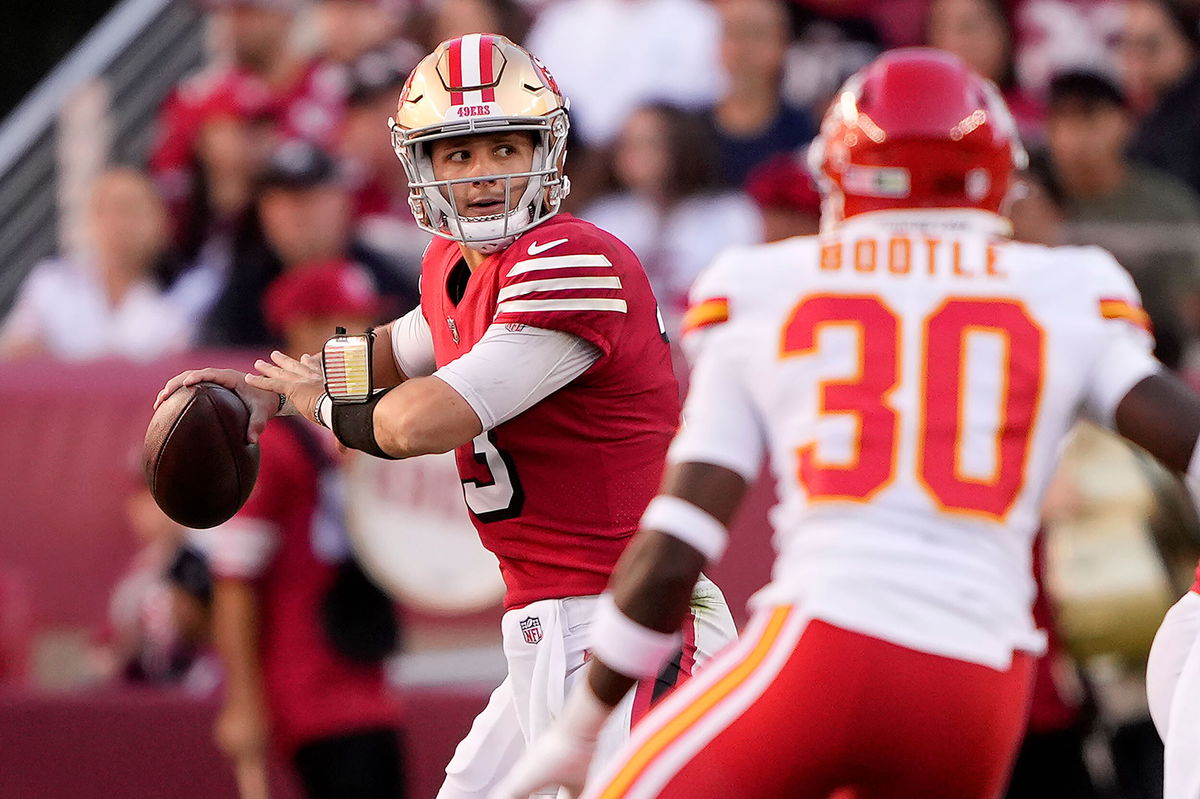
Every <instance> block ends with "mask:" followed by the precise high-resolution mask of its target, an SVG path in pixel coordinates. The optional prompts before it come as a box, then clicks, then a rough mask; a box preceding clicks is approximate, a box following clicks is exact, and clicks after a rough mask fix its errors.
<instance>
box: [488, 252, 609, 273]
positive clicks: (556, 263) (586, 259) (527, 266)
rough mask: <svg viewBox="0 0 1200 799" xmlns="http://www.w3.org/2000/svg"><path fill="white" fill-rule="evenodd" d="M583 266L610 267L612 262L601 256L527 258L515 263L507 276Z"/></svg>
mask: <svg viewBox="0 0 1200 799" xmlns="http://www.w3.org/2000/svg"><path fill="white" fill-rule="evenodd" d="M585 266H612V261H610V260H608V258H606V257H605V256H603V255H551V256H548V257H546V258H527V259H525V260H524V261H517V262H516V263H515V264H513V267H512V269H509V270H508V276H509V277H512V276H513V275H523V274H525V273H527V272H538V271H540V270H542V269H579V268H581V267H585Z"/></svg>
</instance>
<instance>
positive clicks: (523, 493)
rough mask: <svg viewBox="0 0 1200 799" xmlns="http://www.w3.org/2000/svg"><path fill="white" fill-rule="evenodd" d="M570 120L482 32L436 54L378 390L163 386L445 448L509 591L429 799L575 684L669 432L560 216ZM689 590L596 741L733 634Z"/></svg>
mask: <svg viewBox="0 0 1200 799" xmlns="http://www.w3.org/2000/svg"><path fill="white" fill-rule="evenodd" d="M568 125H569V120H568V117H567V103H566V100H565V98H564V97H563V96H562V94H561V93H560V92H559V90H558V87H557V85H556V84H555V82H554V80H553V78H552V77H551V76H550V73H549V72H548V71H547V70H546V69H545V67H544V66H543V65H542V64H541V63H540V62H538V61H537V59H535V58H533V57H532V56H531V55H530V54H529V53H528V52H526V51H525V50H523V49H522V48H520V47H518V46H517V45H515V44H513V43H512V42H510V41H508V40H507V39H505V38H503V37H501V36H493V35H488V34H472V35H468V36H463V37H461V38H459V39H452V40H449V41H447V42H443V43H442V44H441V45H439V46H438V47H437V48H436V49H435V50H434V51H433V52H432V53H431V54H430V55H428V56H427V57H426V58H425V59H424V60H422V61H421V63H420V64H418V65H417V67H416V69H415V70H414V71H413V73H412V74H411V75H410V77H409V79H408V82H407V83H406V85H405V87H404V90H403V92H402V94H401V95H400V99H399V104H398V107H397V110H396V116H395V119H394V120H393V121H392V123H391V128H392V134H393V140H394V144H395V148H396V153H397V155H398V156H399V157H400V160H401V161H402V162H403V164H404V168H405V169H406V170H407V173H408V177H409V186H410V192H411V193H410V197H409V201H410V204H411V206H412V209H413V213H414V215H415V216H416V219H417V223H418V224H419V225H420V226H421V227H422V228H424V229H426V230H428V231H429V232H430V233H432V234H434V236H435V237H436V238H434V240H433V242H432V243H431V244H430V246H429V248H428V249H427V251H426V253H425V256H424V259H423V262H422V272H421V287H422V296H421V304H420V307H419V308H417V309H414V310H413V311H412V312H411V313H409V314H407V315H406V316H404V317H402V318H400V319H397V320H395V321H394V322H392V323H390V324H388V325H386V326H384V327H382V328H380V329H379V330H378V331H376V335H375V339H374V351H373V365H374V374H375V382H376V385H377V386H385V387H388V386H392V387H393V388H391V389H390V390H388V391H383V392H379V393H376V394H375V395H374V396H373V397H371V398H370V399H369V400H368V401H366V402H363V403H361V404H357V405H350V404H333V403H332V401H331V400H330V398H329V397H328V396H327V395H324V394H323V391H324V387H323V378H322V375H321V372H320V369H319V368H318V366H317V363H316V361H315V360H314V359H311V358H305V359H302V360H301V361H295V360H292V359H290V358H288V357H286V356H284V355H282V354H281V353H272V362H267V361H259V362H258V363H257V364H256V366H257V368H258V370H259V372H260V373H261V374H259V375H249V376H242V375H240V374H238V373H234V372H223V371H221V370H196V371H192V372H187V373H184V374H183V375H180V376H178V377H176V378H173V379H172V380H171V381H170V382H169V383H168V384H167V386H166V388H165V389H164V390H163V393H162V395H161V396H162V397H165V396H166V395H168V394H169V393H170V392H171V391H173V390H174V389H175V388H176V387H178V386H179V385H187V384H192V383H196V382H199V381H202V380H215V381H217V382H220V383H222V384H224V385H227V386H229V387H231V388H234V389H235V390H237V391H238V392H239V393H240V394H241V395H242V397H243V398H245V399H246V401H247V403H248V404H249V405H250V407H251V409H252V420H251V431H250V434H251V436H252V437H253V436H255V435H257V431H259V430H260V429H261V428H262V426H263V424H264V423H265V420H266V419H267V418H268V417H269V416H271V415H273V414H275V413H276V412H277V411H278V410H279V409H283V410H285V412H286V411H287V410H289V409H291V408H294V409H295V410H296V411H298V412H300V413H302V414H303V415H304V416H306V417H308V418H309V419H312V420H313V421H316V422H317V423H320V424H325V425H327V426H329V427H331V428H332V429H333V431H334V432H335V434H336V435H337V437H338V438H339V440H340V441H341V442H342V443H343V444H344V445H346V446H348V447H351V448H354V449H358V450H362V451H364V452H368V453H370V454H373V455H376V456H379V457H388V458H406V457H413V456H416V455H421V454H425V453H434V452H447V451H450V450H454V451H455V454H456V456H457V460H458V469H459V474H460V476H461V479H462V484H463V493H464V496H465V498H466V502H467V506H468V508H469V509H470V512H471V517H472V520H473V521H474V523H475V525H476V527H477V529H478V531H479V535H480V538H481V539H482V541H483V543H484V545H485V546H487V547H488V548H489V549H490V550H491V551H492V552H493V553H495V554H496V556H497V558H498V559H499V561H500V569H501V572H502V573H503V576H504V580H505V585H506V587H507V592H506V596H505V606H506V608H507V613H506V614H505V616H504V620H503V624H502V628H503V637H504V650H505V654H506V657H507V659H508V665H509V677H508V679H507V680H505V682H504V683H503V684H502V685H501V686H500V687H499V688H498V689H497V690H496V692H495V693H494V694H493V695H492V698H491V701H490V702H489V704H488V706H487V708H486V709H485V710H484V711H483V713H482V714H481V715H480V716H479V717H478V718H477V719H476V722H475V724H474V726H473V727H472V730H471V732H470V734H469V735H468V736H467V738H466V739H465V740H464V741H463V742H462V744H460V746H459V748H458V751H457V753H456V754H455V757H454V759H453V760H452V761H451V763H450V765H449V766H448V767H447V778H446V782H445V784H444V785H443V787H442V790H441V792H440V793H439V796H440V797H442V798H443V799H451V798H453V799H457V798H458V797H476V796H480V797H482V796H486V795H487V794H488V793H489V792H490V791H491V790H492V788H493V787H494V786H495V784H496V782H497V780H498V778H499V777H500V776H502V775H503V774H504V773H505V772H506V771H507V770H508V769H509V767H510V766H511V765H512V764H513V763H514V762H515V759H516V757H518V756H519V755H520V754H521V753H522V752H523V751H524V748H525V741H526V740H528V739H530V738H531V737H532V736H534V735H536V734H538V733H540V732H541V731H542V730H543V729H544V728H545V727H546V726H547V725H548V724H549V723H550V721H551V720H552V719H553V718H555V717H557V715H558V714H559V713H560V712H561V709H562V708H561V706H562V700H563V697H564V695H565V692H566V691H567V689H568V687H569V685H570V683H572V682H573V681H574V680H575V679H576V676H575V675H577V674H580V673H582V671H581V670H580V666H582V664H583V662H584V660H585V658H586V656H587V655H586V650H585V646H586V641H585V637H584V636H585V633H586V631H587V629H588V627H589V623H590V619H591V616H592V610H593V608H594V606H595V605H596V603H597V599H598V598H597V595H598V594H599V593H600V592H601V591H602V590H603V588H604V586H605V585H606V584H607V583H608V578H609V576H610V574H611V573H612V570H613V568H614V567H615V565H616V562H617V559H618V557H619V556H620V555H621V553H622V551H623V550H624V548H625V546H626V544H627V543H628V542H629V539H630V537H631V536H632V534H633V532H634V531H635V530H636V529H637V526H638V521H639V519H640V517H641V514H642V512H643V510H644V509H645V507H646V504H647V503H648V502H649V501H650V499H651V497H653V495H654V492H655V490H656V488H657V487H658V483H659V479H660V477H661V474H662V469H663V461H664V456H665V453H666V448H667V445H668V444H669V442H670V440H671V436H672V435H673V434H674V432H675V429H676V427H677V425H678V421H679V400H678V388H677V385H676V382H675V378H674V376H673V374H672V371H671V360H670V353H669V349H668V344H667V341H666V339H665V336H664V334H663V331H662V324H661V320H660V318H659V314H658V308H657V305H656V303H655V299H654V295H653V293H652V292H651V290H650V286H649V283H648V282H647V279H646V275H645V272H644V271H643V270H642V267H641V265H640V264H639V263H638V260H637V258H636V257H635V256H634V254H633V253H632V252H631V251H630V250H629V248H628V247H626V246H625V245H624V244H622V243H621V242H620V241H618V240H617V239H616V238H614V237H613V236H612V235H610V234H608V233H606V232H605V231H603V230H600V229H598V228H596V227H595V226H593V225H591V224H588V223H586V222H584V221H582V220H579V219H575V218H573V217H571V216H569V215H567V214H562V213H559V206H560V204H561V202H562V199H563V197H565V196H566V194H567V191H568V189H569V184H568V181H567V178H566V176H565V175H564V174H563V163H564V159H565V154H566V153H565V147H566V139H567V130H568ZM285 399H286V402H285ZM398 523H400V522H399V521H398ZM693 587H694V593H695V595H696V599H697V600H698V601H697V602H696V603H695V604H696V607H697V609H696V611H695V612H694V613H692V614H689V615H688V617H687V619H686V620H681V622H680V624H679V625H678V626H677V629H676V631H675V637H676V639H677V641H676V644H675V648H676V650H677V655H678V656H677V658H676V663H675V664H674V665H672V666H671V667H669V668H668V669H667V670H666V672H665V677H664V678H663V679H659V680H657V682H656V681H655V680H654V679H653V677H652V678H651V679H649V680H648V681H646V682H645V683H644V685H643V690H642V691H641V692H640V694H639V693H638V692H635V693H634V694H633V695H631V697H630V698H629V700H627V702H626V703H625V705H624V706H623V708H622V711H621V712H619V713H618V714H616V716H615V717H614V718H613V720H612V722H611V723H610V724H609V725H608V727H607V728H606V729H605V731H604V733H603V734H602V738H603V740H602V742H601V748H602V749H605V748H607V749H613V748H615V746H617V745H618V744H619V743H620V742H621V741H622V740H623V739H624V737H625V736H626V734H627V731H628V728H629V724H630V721H631V719H632V718H633V717H635V716H636V715H637V714H638V713H639V712H641V711H642V710H644V708H645V707H646V706H648V705H649V703H650V702H651V700H652V699H654V698H655V696H656V694H658V693H661V692H663V691H664V690H665V689H666V688H668V687H670V685H671V684H673V683H674V682H676V681H677V678H678V676H680V675H682V676H686V675H687V674H688V673H689V672H690V667H691V665H692V663H693V662H694V661H695V659H697V658H703V657H704V656H705V655H706V654H707V653H709V652H711V651H713V650H714V649H715V648H716V647H717V646H719V645H720V644H722V643H724V642H725V641H726V640H728V639H729V638H731V637H732V636H733V634H734V630H733V622H732V618H731V617H730V615H729V611H728V608H727V607H726V606H725V603H724V599H723V598H722V597H721V595H720V592H719V591H718V590H717V589H716V587H715V586H713V585H712V583H709V582H708V581H707V580H704V579H703V578H698V579H694V580H693ZM692 593H693V592H691V591H690V592H689V595H691V594H692Z"/></svg>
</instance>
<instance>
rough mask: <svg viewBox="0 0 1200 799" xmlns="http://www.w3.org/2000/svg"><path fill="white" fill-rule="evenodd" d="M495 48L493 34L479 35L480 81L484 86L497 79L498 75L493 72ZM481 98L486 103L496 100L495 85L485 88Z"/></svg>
mask: <svg viewBox="0 0 1200 799" xmlns="http://www.w3.org/2000/svg"><path fill="white" fill-rule="evenodd" d="M493 49H494V48H493V46H492V37H491V36H480V37H479V82H480V84H482V85H484V86H487V85H488V84H489V83H493V82H495V80H496V76H495V74H494V73H493V72H492V51H493ZM481 99H482V100H483V102H485V103H494V102H496V88H495V87H494V86H493V87H489V88H487V89H484V90H483V97H482V98H481Z"/></svg>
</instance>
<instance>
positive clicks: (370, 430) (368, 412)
mask: <svg viewBox="0 0 1200 799" xmlns="http://www.w3.org/2000/svg"><path fill="white" fill-rule="evenodd" d="M389 391H391V389H390V388H387V389H384V390H383V391H377V392H375V393H374V394H373V395H372V396H371V398H370V399H369V400H367V401H366V402H358V403H354V404H353V405H334V406H333V412H332V413H330V416H332V417H333V418H332V419H331V420H329V421H330V422H331V423H332V427H333V434H334V435H335V436H337V440H338V441H340V442H342V444H344V445H345V446H347V447H349V448H350V449H356V450H358V451H359V452H365V453H367V454H368V455H374V456H375V457H376V458H386V459H387V460H390V461H395V460H399V458H397V457H396V456H395V455H389V454H388V453H386V452H384V451H383V448H382V447H380V446H379V442H378V441H376V440H375V406H376V405H378V404H379V400H381V399H383V396H384V395H385V394H387V393H388V392H389Z"/></svg>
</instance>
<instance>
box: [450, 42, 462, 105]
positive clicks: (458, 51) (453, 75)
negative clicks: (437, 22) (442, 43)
mask: <svg viewBox="0 0 1200 799" xmlns="http://www.w3.org/2000/svg"><path fill="white" fill-rule="evenodd" d="M449 61H450V86H451V88H461V87H462V77H463V75H462V73H463V65H462V39H461V38H459V39H455V40H454V41H452V42H450V57H449ZM450 104H451V105H462V104H463V93H462V92H456V91H451V92H450Z"/></svg>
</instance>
